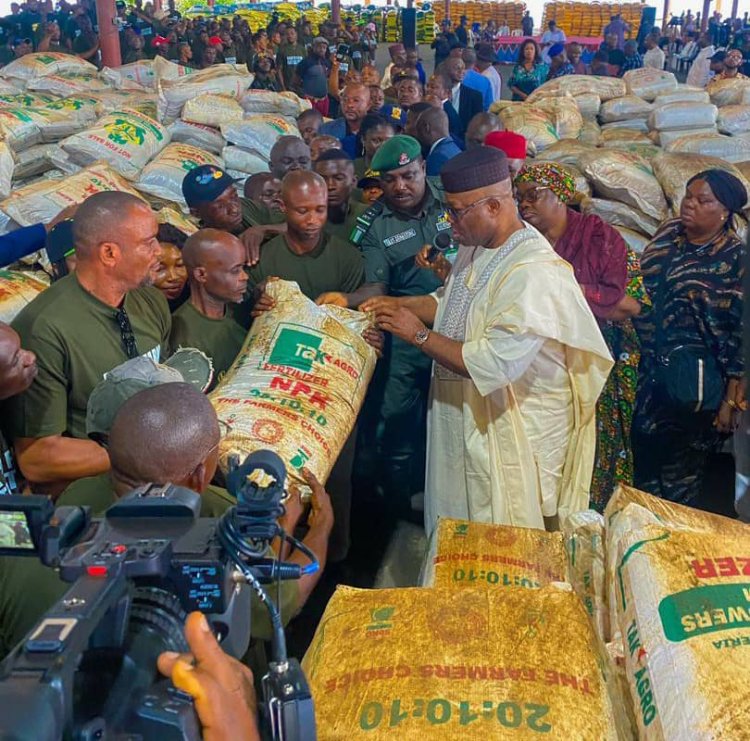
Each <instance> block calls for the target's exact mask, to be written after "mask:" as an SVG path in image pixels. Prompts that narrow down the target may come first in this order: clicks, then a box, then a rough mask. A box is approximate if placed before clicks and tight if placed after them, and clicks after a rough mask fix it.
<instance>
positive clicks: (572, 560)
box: [563, 509, 609, 641]
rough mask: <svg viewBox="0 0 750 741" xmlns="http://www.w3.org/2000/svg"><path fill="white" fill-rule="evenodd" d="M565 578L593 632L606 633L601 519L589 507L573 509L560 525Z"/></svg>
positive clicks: (607, 631) (602, 519)
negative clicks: (566, 575)
mask: <svg viewBox="0 0 750 741" xmlns="http://www.w3.org/2000/svg"><path fill="white" fill-rule="evenodd" d="M563 536H564V540H565V553H566V555H567V561H568V569H567V571H568V580H569V581H570V583H571V584H572V585H573V589H574V590H575V592H576V594H577V595H578V596H579V597H580V598H581V602H582V603H583V606H584V607H585V608H586V612H587V613H588V615H589V617H590V618H591V622H592V623H593V625H594V630H595V631H596V634H597V635H598V636H599V638H601V640H602V641H606V639H607V636H608V635H609V616H608V614H607V595H606V590H605V588H604V574H605V569H604V518H603V517H602V516H601V515H600V514H599V513H598V512H596V511H594V510H592V509H589V510H585V511H584V512H574V513H573V514H572V515H570V517H568V518H567V519H566V520H565V523H564V525H563Z"/></svg>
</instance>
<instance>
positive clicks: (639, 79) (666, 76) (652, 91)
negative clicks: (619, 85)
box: [622, 67, 677, 102]
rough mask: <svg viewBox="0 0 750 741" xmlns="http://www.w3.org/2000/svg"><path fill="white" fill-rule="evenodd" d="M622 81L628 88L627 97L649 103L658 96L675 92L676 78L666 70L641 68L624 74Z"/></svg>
mask: <svg viewBox="0 0 750 741" xmlns="http://www.w3.org/2000/svg"><path fill="white" fill-rule="evenodd" d="M622 79H623V80H624V81H625V84H626V85H627V88H628V94H629V95H637V96H638V97H639V98H643V99H644V100H647V101H649V102H651V101H653V100H654V99H655V98H656V97H657V96H658V95H662V94H664V93H673V92H675V90H677V78H676V77H675V76H674V75H673V74H672V73H671V72H667V71H666V70H660V69H653V68H652V67H641V68H640V69H631V70H629V71H628V72H626V73H625V74H624V75H623V76H622Z"/></svg>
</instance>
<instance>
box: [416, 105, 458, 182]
mask: <svg viewBox="0 0 750 741" xmlns="http://www.w3.org/2000/svg"><path fill="white" fill-rule="evenodd" d="M416 130H417V131H416V133H417V139H418V140H419V143H420V144H421V145H422V151H423V152H426V153H427V157H426V159H425V165H426V172H427V177H436V176H437V175H440V168H441V167H442V166H443V165H444V164H445V163H446V162H447V161H448V160H449V159H452V158H453V157H455V156H456V155H457V154H461V150H460V149H459V148H458V146H457V145H456V142H455V141H453V139H452V138H451V137H450V136H449V135H448V116H446V115H445V111H441V110H440V109H439V108H435V107H433V106H430V107H429V108H428V109H427V110H426V111H424V112H423V113H422V114H421V115H420V116H419V118H418V119H417V124H416Z"/></svg>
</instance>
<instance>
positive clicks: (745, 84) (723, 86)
mask: <svg viewBox="0 0 750 741" xmlns="http://www.w3.org/2000/svg"><path fill="white" fill-rule="evenodd" d="M707 90H708V94H709V96H710V97H711V102H712V103H713V104H714V105H717V106H719V107H720V108H721V107H722V106H725V105H742V99H743V98H744V97H745V96H746V95H747V94H748V90H750V80H748V79H739V78H734V79H732V80H717V81H716V82H712V83H711V86H710V87H709V88H707Z"/></svg>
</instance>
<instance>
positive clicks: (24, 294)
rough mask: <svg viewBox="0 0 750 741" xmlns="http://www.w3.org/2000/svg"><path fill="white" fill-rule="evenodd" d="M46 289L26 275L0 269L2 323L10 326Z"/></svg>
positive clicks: (0, 318) (0, 320) (0, 311)
mask: <svg viewBox="0 0 750 741" xmlns="http://www.w3.org/2000/svg"><path fill="white" fill-rule="evenodd" d="M46 287H47V286H46V285H45V284H44V283H42V282H41V281H39V280H37V279H36V278H32V277H31V276H29V275H27V274H26V273H22V272H19V271H17V270H1V269H0V322H5V323H6V324H10V322H12V321H13V319H15V317H16V316H17V315H18V313H19V312H20V311H21V309H23V308H24V307H25V306H26V304H29V303H31V302H32V301H33V300H34V299H35V298H36V297H37V296H38V295H39V294H40V293H41V292H42V291H43V290H44V289H45V288H46Z"/></svg>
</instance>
